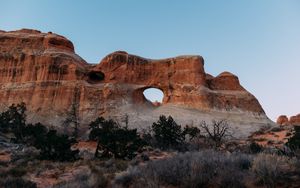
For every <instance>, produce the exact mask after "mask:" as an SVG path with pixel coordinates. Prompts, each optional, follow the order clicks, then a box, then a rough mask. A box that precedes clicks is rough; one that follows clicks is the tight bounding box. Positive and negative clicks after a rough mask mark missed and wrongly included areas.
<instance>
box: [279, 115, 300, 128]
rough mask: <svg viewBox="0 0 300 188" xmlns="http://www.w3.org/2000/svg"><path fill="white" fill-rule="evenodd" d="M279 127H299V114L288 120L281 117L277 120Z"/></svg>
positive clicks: (285, 117) (284, 116)
mask: <svg viewBox="0 0 300 188" xmlns="http://www.w3.org/2000/svg"><path fill="white" fill-rule="evenodd" d="M277 124H279V125H300V114H298V115H295V116H291V117H290V118H288V117H287V116H286V115H281V116H279V117H278V118H277Z"/></svg>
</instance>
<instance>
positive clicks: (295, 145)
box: [286, 126, 300, 150]
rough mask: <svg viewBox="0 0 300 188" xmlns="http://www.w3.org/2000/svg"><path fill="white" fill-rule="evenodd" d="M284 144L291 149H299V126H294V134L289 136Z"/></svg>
mask: <svg viewBox="0 0 300 188" xmlns="http://www.w3.org/2000/svg"><path fill="white" fill-rule="evenodd" d="M286 145H287V146H288V147H289V148H290V149H291V150H297V149H300V126H294V135H293V136H292V137H291V138H289V140H288V142H287V143H286Z"/></svg>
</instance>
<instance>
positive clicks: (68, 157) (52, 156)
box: [34, 128, 79, 161]
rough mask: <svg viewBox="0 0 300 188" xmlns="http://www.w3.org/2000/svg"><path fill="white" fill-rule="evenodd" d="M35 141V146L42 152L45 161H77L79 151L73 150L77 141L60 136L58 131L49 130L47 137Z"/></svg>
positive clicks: (39, 137) (41, 156)
mask: <svg viewBox="0 0 300 188" xmlns="http://www.w3.org/2000/svg"><path fill="white" fill-rule="evenodd" d="M37 129H39V128H37ZM37 132H40V130H39V131H37ZM35 139H36V140H35V141H34V146H35V147H36V148H37V149H40V150H41V151H40V158H41V159H43V160H53V161H73V160H76V159H77V154H78V153H79V151H78V150H72V149H71V146H72V145H73V144H75V143H76V140H75V139H70V138H69V137H68V136H67V135H58V134H57V132H56V130H49V131H48V132H47V133H46V134H45V135H43V136H37V137H35Z"/></svg>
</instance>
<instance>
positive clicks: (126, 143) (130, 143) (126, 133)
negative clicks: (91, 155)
mask: <svg viewBox="0 0 300 188" xmlns="http://www.w3.org/2000/svg"><path fill="white" fill-rule="evenodd" d="M90 129H91V132H90V135H89V138H90V139H91V140H97V142H98V143H97V148H96V151H95V157H109V156H110V155H113V156H114V157H115V158H121V159H127V158H128V159H132V158H133V157H135V156H136V152H137V151H139V150H140V149H141V148H142V147H143V146H144V145H145V142H144V141H143V140H142V139H141V137H140V136H139V134H138V133H137V130H136V129H129V128H128V127H121V126H120V125H119V124H117V122H115V121H114V120H112V119H109V120H105V119H104V118H102V117H99V118H97V119H96V120H95V121H93V122H91V124H90ZM99 155H100V156H99Z"/></svg>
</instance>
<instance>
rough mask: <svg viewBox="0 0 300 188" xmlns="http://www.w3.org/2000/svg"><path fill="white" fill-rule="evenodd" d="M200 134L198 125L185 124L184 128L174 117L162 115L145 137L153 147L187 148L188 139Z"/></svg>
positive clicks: (190, 139) (164, 148)
mask: <svg viewBox="0 0 300 188" xmlns="http://www.w3.org/2000/svg"><path fill="white" fill-rule="evenodd" d="M199 135H200V130H199V129H198V128H197V127H193V126H188V125H187V126H185V127H184V129H182V127H181V125H178V124H177V123H176V122H175V121H174V119H173V118H172V117H171V116H169V117H166V116H164V115H161V116H160V117H159V120H158V121H157V122H154V123H153V124H152V127H151V129H150V131H149V132H148V133H147V134H144V139H145V140H147V141H148V143H149V144H150V145H152V146H153V147H158V148H160V149H163V150H166V149H175V150H186V148H187V141H189V142H190V141H192V140H194V139H195V138H197V137H198V136H199Z"/></svg>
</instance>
